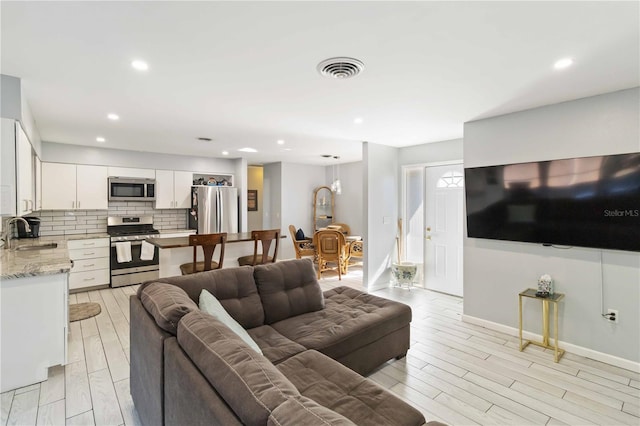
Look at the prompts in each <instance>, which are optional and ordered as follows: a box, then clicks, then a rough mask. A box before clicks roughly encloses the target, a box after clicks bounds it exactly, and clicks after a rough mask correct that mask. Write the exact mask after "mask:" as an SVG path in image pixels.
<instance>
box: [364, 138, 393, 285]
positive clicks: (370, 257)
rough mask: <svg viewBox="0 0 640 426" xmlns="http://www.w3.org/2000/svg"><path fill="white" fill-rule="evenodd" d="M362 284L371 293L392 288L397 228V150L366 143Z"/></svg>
mask: <svg viewBox="0 0 640 426" xmlns="http://www.w3.org/2000/svg"><path fill="white" fill-rule="evenodd" d="M362 157H363V165H364V170H363V172H364V173H363V175H364V176H365V179H364V185H363V186H364V206H365V210H366V213H365V224H364V225H365V226H364V232H363V237H364V255H365V265H364V268H363V269H364V274H363V284H364V285H366V287H367V289H368V290H369V291H373V290H377V289H380V288H384V287H386V286H388V285H389V281H390V274H389V267H390V265H391V262H392V261H393V259H394V250H395V244H396V240H395V238H396V235H397V225H398V199H399V191H398V188H399V185H398V176H399V167H398V148H393V147H389V146H384V145H377V144H374V143H370V142H365V143H363V156H362Z"/></svg>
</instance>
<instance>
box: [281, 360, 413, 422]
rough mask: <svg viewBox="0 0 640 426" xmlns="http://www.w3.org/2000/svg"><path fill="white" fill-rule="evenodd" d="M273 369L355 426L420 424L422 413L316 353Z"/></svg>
mask: <svg viewBox="0 0 640 426" xmlns="http://www.w3.org/2000/svg"><path fill="white" fill-rule="evenodd" d="M277 368H278V369H279V370H280V371H282V372H283V373H284V375H285V376H286V377H287V378H288V379H289V380H291V382H292V383H293V384H294V385H295V386H296V388H298V390H299V391H300V393H301V394H302V395H304V396H306V397H308V398H311V399H313V400H314V401H315V402H317V403H318V404H320V405H322V406H324V407H327V408H330V409H332V410H334V411H336V412H337V413H339V414H341V415H343V416H344V417H346V418H348V419H349V420H351V421H352V422H354V423H356V424H358V425H376V426H378V425H405V426H409V425H422V424H424V422H425V420H424V417H423V416H422V414H421V413H420V412H419V411H418V410H416V409H415V408H413V407H411V406H410V405H409V404H407V403H405V402H404V401H402V400H401V399H399V398H398V397H396V396H395V395H393V394H392V393H391V392H389V391H387V390H385V389H383V388H382V387H380V386H378V385H377V384H375V383H374V382H372V381H370V380H368V379H365V378H364V377H362V376H361V375H359V374H357V373H355V372H353V371H351V370H349V369H348V368H347V367H345V366H343V365H342V364H340V363H339V362H337V361H334V360H333V359H331V358H329V357H327V356H325V355H323V354H321V353H319V352H316V351H312V350H310V351H305V352H302V353H300V354H298V355H295V356H293V357H291V358H289V359H288V360H286V361H284V362H282V363H280V364H279V365H278V366H277Z"/></svg>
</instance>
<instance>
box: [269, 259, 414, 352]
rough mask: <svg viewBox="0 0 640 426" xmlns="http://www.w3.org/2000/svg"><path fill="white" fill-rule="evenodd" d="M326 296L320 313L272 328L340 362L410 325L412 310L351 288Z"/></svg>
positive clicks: (279, 323) (338, 289) (294, 319)
mask: <svg viewBox="0 0 640 426" xmlns="http://www.w3.org/2000/svg"><path fill="white" fill-rule="evenodd" d="M283 263H284V262H283ZM324 296H325V308H324V309H322V310H321V311H317V312H311V313H307V314H303V315H299V316H296V317H293V318H287V319H285V320H282V321H279V322H276V323H274V324H271V326H272V327H273V328H274V329H275V330H276V331H278V332H279V333H280V334H282V335H284V336H285V337H287V338H289V339H291V340H293V341H294V342H296V343H299V344H301V345H302V346H304V347H305V348H307V349H316V350H318V351H320V352H322V353H324V354H326V355H328V356H330V357H331V358H334V359H337V358H340V357H342V356H344V355H346V354H349V353H351V352H353V351H355V350H356V349H358V348H361V347H363V346H365V345H367V344H369V343H372V342H375V341H376V340H378V339H380V338H381V337H382V336H386V335H387V334H389V333H392V332H394V331H396V330H398V329H400V328H402V327H406V326H407V325H408V324H409V323H410V322H411V308H410V307H409V306H407V305H405V304H402V303H399V302H394V301H392V300H388V299H384V298H382V297H378V296H373V295H371V294H367V293H363V292H361V291H358V290H355V289H353V288H350V287H337V288H334V289H332V290H328V291H326V292H325V293H324Z"/></svg>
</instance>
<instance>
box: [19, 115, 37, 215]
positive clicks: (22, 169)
mask: <svg viewBox="0 0 640 426" xmlns="http://www.w3.org/2000/svg"><path fill="white" fill-rule="evenodd" d="M15 134H16V152H17V156H16V165H17V169H18V173H17V175H18V182H17V190H18V194H17V209H16V211H17V214H18V216H22V215H25V214H28V213H31V212H32V211H33V210H34V202H33V200H34V195H35V191H34V186H33V182H34V167H33V149H32V148H31V142H29V138H27V134H26V133H25V132H24V130H22V126H20V123H19V122H17V121H16V123H15Z"/></svg>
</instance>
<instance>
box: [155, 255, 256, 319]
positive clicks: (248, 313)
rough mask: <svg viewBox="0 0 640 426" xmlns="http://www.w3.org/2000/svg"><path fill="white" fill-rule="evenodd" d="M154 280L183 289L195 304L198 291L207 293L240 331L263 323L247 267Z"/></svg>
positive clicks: (250, 273)
mask: <svg viewBox="0 0 640 426" xmlns="http://www.w3.org/2000/svg"><path fill="white" fill-rule="evenodd" d="M158 281H161V282H166V283H170V284H174V285H177V286H179V287H181V288H183V289H184V291H186V292H187V294H188V295H189V297H190V298H191V299H192V300H193V301H195V302H196V303H197V302H198V299H199V298H200V292H201V291H202V290H207V291H208V292H209V293H211V294H213V295H214V296H215V298H216V299H218V300H219V301H220V304H221V305H222V306H223V307H224V309H225V310H226V311H227V312H228V313H229V315H231V316H232V317H233V319H235V320H236V321H238V323H240V325H241V326H243V327H244V328H253V327H258V326H261V325H263V324H264V310H263V309H262V302H261V300H260V296H259V295H258V289H257V288H256V283H255V281H254V280H253V268H252V267H251V266H245V267H240V268H227V269H216V270H214V271H207V272H200V273H197V274H191V275H183V276H177V277H167V278H160V279H158ZM143 285H144V284H143Z"/></svg>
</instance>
